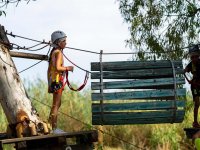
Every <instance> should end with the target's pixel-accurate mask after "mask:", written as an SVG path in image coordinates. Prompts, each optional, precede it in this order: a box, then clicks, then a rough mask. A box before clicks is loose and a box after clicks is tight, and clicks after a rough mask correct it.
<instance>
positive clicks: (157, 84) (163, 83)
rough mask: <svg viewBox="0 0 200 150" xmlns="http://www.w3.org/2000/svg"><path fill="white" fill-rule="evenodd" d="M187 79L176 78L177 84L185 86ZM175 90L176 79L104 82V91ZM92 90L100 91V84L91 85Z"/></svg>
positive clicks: (93, 83)
mask: <svg viewBox="0 0 200 150" xmlns="http://www.w3.org/2000/svg"><path fill="white" fill-rule="evenodd" d="M184 83H185V78H184V77H180V78H176V84H177V85H180V84H184ZM167 88H174V78H158V79H141V80H126V81H113V82H104V83H103V89H167ZM91 89H92V90H100V83H99V82H92V83H91Z"/></svg>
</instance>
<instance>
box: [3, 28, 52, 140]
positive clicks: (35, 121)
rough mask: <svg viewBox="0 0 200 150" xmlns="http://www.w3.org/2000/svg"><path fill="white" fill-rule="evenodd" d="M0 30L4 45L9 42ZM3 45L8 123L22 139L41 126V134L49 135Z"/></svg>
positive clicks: (7, 50)
mask: <svg viewBox="0 0 200 150" xmlns="http://www.w3.org/2000/svg"><path fill="white" fill-rule="evenodd" d="M0 30H1V31H0V40H2V39H4V41H3V42H2V43H8V42H9V41H5V39H6V38H7V37H4V36H5V34H3V32H2V30H3V28H2V26H0ZM2 37H3V38H2ZM2 43H0V103H1V105H2V108H3V110H4V113H5V115H6V118H7V120H8V123H9V124H15V125H16V126H15V129H16V132H17V136H18V137H21V136H22V134H25V132H26V133H27V134H28V133H30V132H32V131H30V129H33V130H35V128H37V131H38V129H39V128H38V127H39V126H40V127H41V124H42V125H43V127H42V128H41V130H42V131H40V132H43V133H47V132H48V131H47V130H46V128H45V127H46V123H44V122H42V121H41V119H40V118H39V117H38V115H37V112H36V110H35V109H34V107H33V106H32V104H31V101H30V99H29V98H28V95H27V94H26V91H25V88H24V86H23V84H22V81H21V79H20V76H19V74H18V72H17V69H16V67H15V64H14V62H13V60H12V58H11V56H10V54H9V49H8V47H7V46H5V45H4V44H2ZM25 129H26V130H25ZM27 129H28V130H27ZM35 131H36V130H35ZM35 131H33V132H34V134H37V133H36V132H35ZM32 134H33V133H32ZM30 135H31V134H30ZM27 136H29V135H27Z"/></svg>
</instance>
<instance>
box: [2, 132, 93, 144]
mask: <svg viewBox="0 0 200 150" xmlns="http://www.w3.org/2000/svg"><path fill="white" fill-rule="evenodd" d="M91 134H92V135H93V134H94V135H96V134H97V131H96V130H91V131H79V132H71V133H70V132H66V133H60V134H49V135H40V136H32V137H23V138H12V139H4V140H0V142H1V144H11V143H18V142H23V141H32V140H42V139H50V138H57V137H65V138H72V137H79V136H88V135H91Z"/></svg>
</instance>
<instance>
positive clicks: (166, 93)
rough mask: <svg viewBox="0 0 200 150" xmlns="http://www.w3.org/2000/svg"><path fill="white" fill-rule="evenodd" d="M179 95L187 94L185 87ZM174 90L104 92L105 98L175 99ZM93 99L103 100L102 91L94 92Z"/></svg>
mask: <svg viewBox="0 0 200 150" xmlns="http://www.w3.org/2000/svg"><path fill="white" fill-rule="evenodd" d="M176 93H177V96H185V95H186V90H185V89H177V91H176ZM173 97H174V90H147V91H131V92H115V93H104V97H103V99H104V100H114V99H118V100H120V99H121V100H123V99H125V100H126V99H173ZM92 100H93V101H96V100H101V95H100V93H92Z"/></svg>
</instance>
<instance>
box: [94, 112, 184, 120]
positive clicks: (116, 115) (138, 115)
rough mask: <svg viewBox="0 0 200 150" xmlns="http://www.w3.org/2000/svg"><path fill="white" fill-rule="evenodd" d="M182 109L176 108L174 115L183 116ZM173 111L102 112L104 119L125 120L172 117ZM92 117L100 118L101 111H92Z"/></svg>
mask: <svg viewBox="0 0 200 150" xmlns="http://www.w3.org/2000/svg"><path fill="white" fill-rule="evenodd" d="M184 114H185V111H184V110H176V116H184ZM173 115H174V111H173V110H169V111H145V112H144V111H143V112H104V113H103V118H104V119H105V120H117V119H121V120H127V119H133V120H134V119H142V118H143V119H145V118H173ZM92 118H93V119H101V113H93V114H92Z"/></svg>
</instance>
